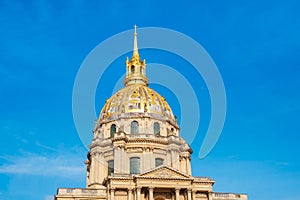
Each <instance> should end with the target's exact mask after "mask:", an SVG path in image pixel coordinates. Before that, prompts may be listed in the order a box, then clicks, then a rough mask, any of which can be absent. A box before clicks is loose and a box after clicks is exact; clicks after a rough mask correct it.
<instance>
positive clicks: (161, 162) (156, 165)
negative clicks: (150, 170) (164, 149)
mask: <svg viewBox="0 0 300 200" xmlns="http://www.w3.org/2000/svg"><path fill="white" fill-rule="evenodd" d="M163 164H164V160H163V159H161V158H155V167H159V166H161V165H163Z"/></svg>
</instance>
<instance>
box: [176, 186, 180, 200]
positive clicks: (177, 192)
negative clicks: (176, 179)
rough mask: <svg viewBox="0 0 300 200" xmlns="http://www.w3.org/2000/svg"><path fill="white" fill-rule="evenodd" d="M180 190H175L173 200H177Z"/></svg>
mask: <svg viewBox="0 0 300 200" xmlns="http://www.w3.org/2000/svg"><path fill="white" fill-rule="evenodd" d="M179 192H180V188H175V200H179Z"/></svg>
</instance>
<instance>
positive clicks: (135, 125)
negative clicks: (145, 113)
mask: <svg viewBox="0 0 300 200" xmlns="http://www.w3.org/2000/svg"><path fill="white" fill-rule="evenodd" d="M130 128H131V131H130V132H131V134H138V133H139V123H138V122H137V121H133V122H131V127H130Z"/></svg>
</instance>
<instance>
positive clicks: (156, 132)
mask: <svg viewBox="0 0 300 200" xmlns="http://www.w3.org/2000/svg"><path fill="white" fill-rule="evenodd" d="M153 131H154V135H160V126H159V123H158V122H155V123H154V125H153Z"/></svg>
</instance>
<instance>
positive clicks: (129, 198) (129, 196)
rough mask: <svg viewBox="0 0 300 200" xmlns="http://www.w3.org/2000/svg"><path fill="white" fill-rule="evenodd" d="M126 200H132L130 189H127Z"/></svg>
mask: <svg viewBox="0 0 300 200" xmlns="http://www.w3.org/2000/svg"><path fill="white" fill-rule="evenodd" d="M127 199H128V200H132V189H131V188H129V189H128V198H127Z"/></svg>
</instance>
